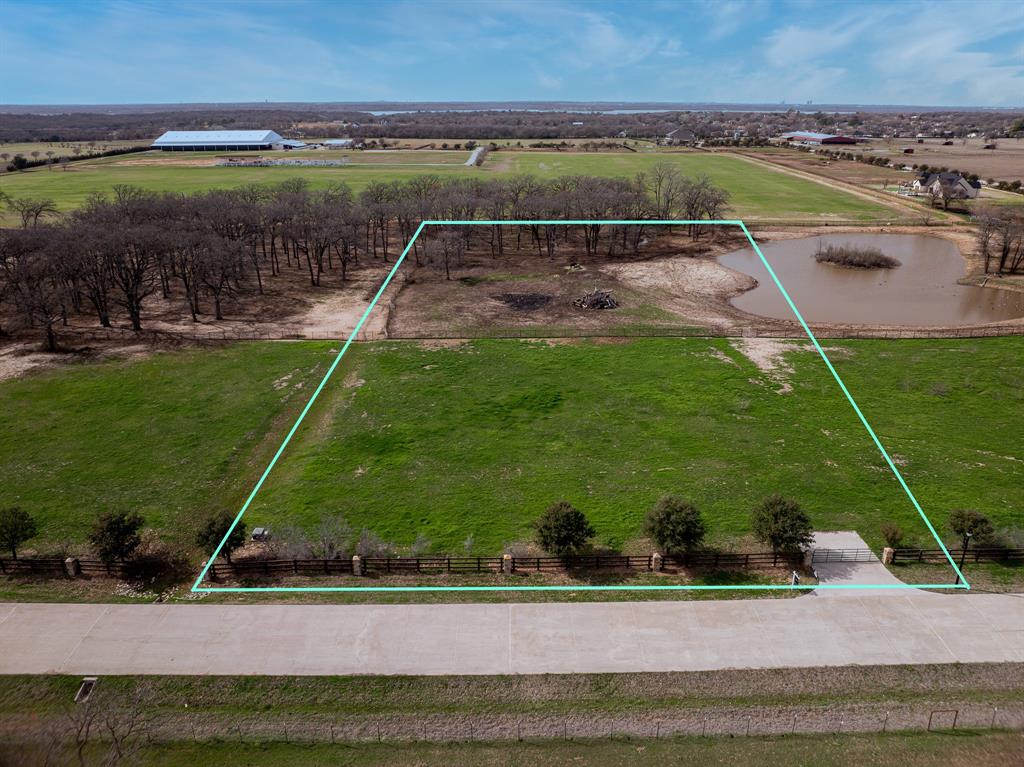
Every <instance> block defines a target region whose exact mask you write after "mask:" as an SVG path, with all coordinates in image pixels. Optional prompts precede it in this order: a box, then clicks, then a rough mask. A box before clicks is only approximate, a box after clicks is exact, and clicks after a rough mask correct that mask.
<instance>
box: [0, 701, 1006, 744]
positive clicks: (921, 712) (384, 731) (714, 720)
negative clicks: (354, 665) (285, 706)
mask: <svg viewBox="0 0 1024 767" xmlns="http://www.w3.org/2000/svg"><path fill="white" fill-rule="evenodd" d="M993 729H998V730H1020V729H1024V703H1019V702H1007V703H1005V704H1003V705H993V704H991V703H986V702H967V701H955V702H953V703H951V704H948V705H942V707H936V704H935V703H932V702H928V703H923V704H918V703H914V702H906V703H894V704H893V705H891V706H886V705H884V704H883V705H879V704H877V703H846V704H843V703H840V704H833V705H828V706H823V705H819V706H806V707H795V706H792V705H780V706H729V705H723V706H714V707H707V706H705V707H698V706H694V707H691V708H685V709H684V708H678V709H671V710H654V711H643V710H641V711H636V712H615V711H607V712H588V711H585V710H580V711H577V712H574V713H564V714H544V713H537V714H516V713H508V714H506V713H493V714H489V713H483V714H478V713H420V714H403V713H395V714H387V715H381V716H361V715H358V714H356V715H353V714H338V715H332V714H330V713H322V712H311V713H307V714H304V715H298V714H296V715H288V714H285V715H282V714H278V713H275V714H273V715H269V716H267V717H260V718H257V719H252V720H248V721H245V722H239V721H238V720H237V719H231V718H226V717H222V716H218V715H217V714H215V713H201V714H195V715H186V714H180V713H174V714H162V713H161V714H156V715H154V716H153V717H151V718H149V719H148V721H147V722H146V724H145V726H144V727H143V728H142V729H141V731H140V735H141V736H142V737H143V738H144V739H145V740H147V741H148V742H150V743H154V744H158V743H180V742H182V741H185V742H189V741H191V742H195V743H210V742H215V743H216V742H220V743H238V744H252V745H257V744H262V743H296V744H310V745H311V744H317V743H343V742H351V743H358V742H363V743H365V742H376V743H414V742H423V743H458V742H474V741H485V742H496V741H497V742H502V741H503V742H517V741H519V742H525V741H551V740H577V739H579V740H584V739H586V740H593V739H631V738H637V739H663V738H678V737H704V738H714V737H748V736H749V737H758V736H781V735H830V734H833V735H834V734H843V733H882V732H898V731H930V732H935V731H943V732H950V731H957V730H993ZM27 734H28V733H9V735H10V737H11V739H12V740H13V739H15V738H17V737H18V735H27ZM102 739H103V736H102V735H100V736H99V737H98V738H97V740H102Z"/></svg>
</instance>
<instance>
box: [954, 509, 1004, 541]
mask: <svg viewBox="0 0 1024 767" xmlns="http://www.w3.org/2000/svg"><path fill="white" fill-rule="evenodd" d="M949 529H950V530H952V531H953V533H954V534H956V535H957V536H958V537H959V538H960V541H961V544H962V545H963V546H967V536H970V537H971V540H973V541H974V543H975V545H977V544H985V543H991V542H992V540H993V539H994V538H995V533H996V529H995V526H994V525H993V524H992V520H990V519H989V518H988V517H986V516H985V515H984V514H982V513H981V512H980V511H975V510H974V509H953V511H951V512H950V513H949Z"/></svg>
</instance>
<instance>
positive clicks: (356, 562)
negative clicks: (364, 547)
mask: <svg viewBox="0 0 1024 767" xmlns="http://www.w3.org/2000/svg"><path fill="white" fill-rule="evenodd" d="M363 572H364V571H363V560H362V558H361V557H360V556H359V555H358V554H356V555H354V556H353V557H352V575H363Z"/></svg>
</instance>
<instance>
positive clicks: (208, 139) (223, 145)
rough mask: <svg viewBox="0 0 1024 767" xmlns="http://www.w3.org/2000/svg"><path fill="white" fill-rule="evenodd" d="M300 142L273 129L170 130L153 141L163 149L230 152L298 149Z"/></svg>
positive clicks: (157, 147)
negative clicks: (283, 136) (287, 137)
mask: <svg viewBox="0 0 1024 767" xmlns="http://www.w3.org/2000/svg"><path fill="white" fill-rule="evenodd" d="M304 146H305V144H304V143H303V142H301V141H293V140H291V139H286V138H282V137H281V136H280V135H278V134H277V133H275V132H274V131H272V130H189V131H186V130H170V131H167V132H166V133H164V134H163V135H162V136H160V138H158V139H157V140H156V141H154V142H153V145H152V147H153V149H160V150H162V151H164V152H230V151H254V150H257V151H258V150H266V149H299V148H301V147H304Z"/></svg>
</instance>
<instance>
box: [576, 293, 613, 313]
mask: <svg viewBox="0 0 1024 767" xmlns="http://www.w3.org/2000/svg"><path fill="white" fill-rule="evenodd" d="M572 305H573V306H578V307H579V308H580V309H617V308H618V306H619V302H618V301H616V300H615V297H614V296H612V294H611V291H610V290H592V291H590V292H589V293H587V294H586V295H583V296H580V297H579V298H577V299H576V300H575V301H573V302H572Z"/></svg>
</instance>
